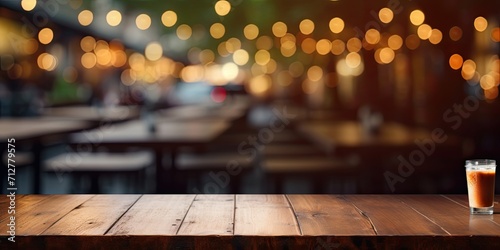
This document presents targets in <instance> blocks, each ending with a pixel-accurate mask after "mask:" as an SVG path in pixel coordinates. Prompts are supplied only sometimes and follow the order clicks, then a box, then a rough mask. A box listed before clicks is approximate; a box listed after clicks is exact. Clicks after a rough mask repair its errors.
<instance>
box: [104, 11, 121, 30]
mask: <svg viewBox="0 0 500 250" xmlns="http://www.w3.org/2000/svg"><path fill="white" fill-rule="evenodd" d="M106 22H108V24H109V26H113V27H114V26H118V25H119V24H120V23H121V22H122V14H121V13H120V12H119V11H117V10H112V11H110V12H108V14H107V15H106Z"/></svg>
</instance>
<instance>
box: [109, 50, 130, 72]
mask: <svg viewBox="0 0 500 250" xmlns="http://www.w3.org/2000/svg"><path fill="white" fill-rule="evenodd" d="M126 63H127V54H125V52H123V51H121V50H117V51H113V53H112V54H111V64H113V66H114V67H116V68H119V67H122V66H124V65H125V64H126Z"/></svg>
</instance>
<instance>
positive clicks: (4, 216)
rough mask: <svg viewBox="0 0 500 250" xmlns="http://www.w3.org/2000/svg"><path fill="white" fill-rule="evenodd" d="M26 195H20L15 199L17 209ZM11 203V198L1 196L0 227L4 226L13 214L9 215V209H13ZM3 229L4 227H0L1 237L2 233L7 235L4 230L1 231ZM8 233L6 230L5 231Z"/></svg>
mask: <svg viewBox="0 0 500 250" xmlns="http://www.w3.org/2000/svg"><path fill="white" fill-rule="evenodd" d="M23 196H24V195H22V194H18V195H16V196H14V197H15V199H14V202H15V204H13V205H14V206H15V207H16V208H18V207H19V203H20V202H21V200H22V198H23ZM10 203H11V200H10V197H7V195H2V196H0V211H1V212H0V223H1V224H0V225H3V224H4V223H3V222H4V221H8V220H9V218H10V216H12V214H9V210H11V209H9V207H11V205H10ZM1 229H3V226H2V227H0V235H2V233H4V234H5V232H3V231H4V230H1ZM5 231H6V230H5Z"/></svg>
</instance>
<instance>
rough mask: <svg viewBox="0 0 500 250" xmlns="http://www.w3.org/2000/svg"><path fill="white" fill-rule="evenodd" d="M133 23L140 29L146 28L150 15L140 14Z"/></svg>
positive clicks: (149, 22)
mask: <svg viewBox="0 0 500 250" xmlns="http://www.w3.org/2000/svg"><path fill="white" fill-rule="evenodd" d="M135 25H136V26H137V28H138V29H140V30H147V29H149V27H150V26H151V17H149V16H148V15H147V14H140V15H138V16H137V18H136V19H135Z"/></svg>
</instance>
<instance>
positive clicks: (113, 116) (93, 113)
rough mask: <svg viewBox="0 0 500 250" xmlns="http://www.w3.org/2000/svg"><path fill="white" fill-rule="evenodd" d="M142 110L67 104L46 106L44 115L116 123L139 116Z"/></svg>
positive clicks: (98, 123)
mask: <svg viewBox="0 0 500 250" xmlns="http://www.w3.org/2000/svg"><path fill="white" fill-rule="evenodd" d="M139 115H140V110H139V108H138V107H137V106H113V107H92V106H67V107H53V108H45V109H44V110H43V116H44V117H53V118H59V119H75V120H84V121H90V122H94V123H97V125H102V124H100V123H115V122H121V121H127V120H131V119H135V118H137V117H139Z"/></svg>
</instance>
